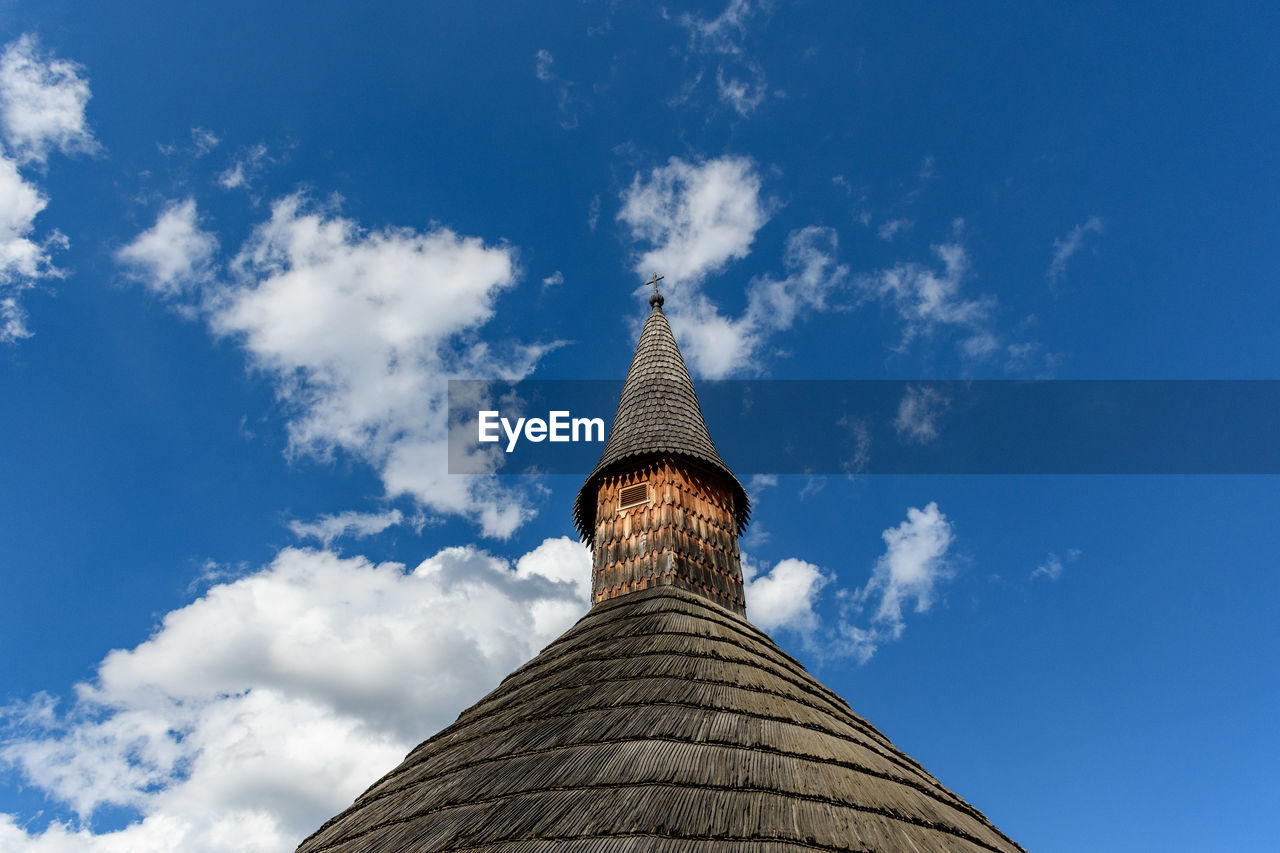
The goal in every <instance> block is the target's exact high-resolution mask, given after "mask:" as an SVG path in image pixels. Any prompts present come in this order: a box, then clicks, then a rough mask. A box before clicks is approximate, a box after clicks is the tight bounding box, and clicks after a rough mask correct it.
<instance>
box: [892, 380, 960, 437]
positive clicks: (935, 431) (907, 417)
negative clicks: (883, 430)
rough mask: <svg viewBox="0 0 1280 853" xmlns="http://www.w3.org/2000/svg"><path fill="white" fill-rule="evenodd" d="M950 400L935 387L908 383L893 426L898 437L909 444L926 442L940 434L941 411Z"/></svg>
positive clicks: (944, 409)
mask: <svg viewBox="0 0 1280 853" xmlns="http://www.w3.org/2000/svg"><path fill="white" fill-rule="evenodd" d="M950 404H951V401H950V400H949V399H947V398H946V397H945V396H944V395H943V394H942V393H941V392H940V391H938V390H937V389H936V388H931V387H929V386H920V385H908V386H907V390H906V392H905V393H904V394H903V395H902V400H901V401H900V402H899V403H898V414H897V417H895V418H894V421H893V428H894V429H895V430H896V431H897V433H898V437H899V438H900V439H903V440H904V441H907V442H909V443H911V444H928V443H930V442H932V441H936V440H937V438H938V435H939V434H940V423H941V420H942V413H943V412H944V411H946V409H947V407H948V406H949V405H950Z"/></svg>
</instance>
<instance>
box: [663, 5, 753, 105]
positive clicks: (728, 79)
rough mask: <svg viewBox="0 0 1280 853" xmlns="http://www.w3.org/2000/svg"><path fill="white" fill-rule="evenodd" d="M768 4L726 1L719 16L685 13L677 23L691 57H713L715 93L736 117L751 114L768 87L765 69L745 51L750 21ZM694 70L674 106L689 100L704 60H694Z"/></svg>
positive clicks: (703, 71)
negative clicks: (687, 38) (687, 43)
mask: <svg viewBox="0 0 1280 853" xmlns="http://www.w3.org/2000/svg"><path fill="white" fill-rule="evenodd" d="M768 6H769V4H768V3H765V2H752V0H729V3H728V4H727V5H726V6H725V7H724V9H723V10H722V11H721V12H720V14H719V15H717V16H715V17H714V18H704V17H702V16H701V15H697V14H693V13H687V12H686V13H684V14H682V15H681V16H680V17H679V18H678V19H677V21H678V23H679V24H680V25H681V26H682V27H684V28H685V29H686V30H687V31H688V33H689V53H690V55H691V57H699V56H710V57H715V62H716V63H717V66H716V74H715V79H716V94H717V96H718V97H719V99H720V101H721V102H722V103H724V104H726V105H728V106H729V107H731V108H732V109H733V110H734V111H735V112H737V113H738V114H739V115H741V116H743V117H746V116H749V115H751V113H753V112H754V111H755V110H756V108H758V107H759V106H760V105H761V104H762V103H763V102H764V99H765V96H766V94H767V92H768V85H767V82H766V78H765V72H764V69H763V68H762V67H761V66H760V64H759V63H758V62H756V61H755V60H754V59H753V58H752V57H751V56H750V55H749V54H748V52H747V50H746V47H745V44H746V40H747V35H748V24H749V23H750V21H751V20H752V18H754V17H756V16H757V15H760V14H761V13H763V12H765V11H767V9H768ZM694 69H695V70H694V71H693V73H692V76H691V77H690V78H689V80H688V81H687V82H686V83H685V85H684V87H683V88H682V90H681V92H680V93H679V94H678V95H677V96H675V97H674V98H673V99H672V101H671V102H672V104H673V105H678V104H684V103H687V102H689V101H690V99H691V98H692V97H693V95H694V93H695V92H696V91H697V89H698V87H699V85H700V84H701V82H702V80H703V78H704V77H705V76H706V74H707V73H708V71H709V69H708V68H707V67H706V64H705V60H704V61H702V62H699V61H697V60H695V61H694Z"/></svg>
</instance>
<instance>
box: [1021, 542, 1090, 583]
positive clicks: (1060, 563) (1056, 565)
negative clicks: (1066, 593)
mask: <svg viewBox="0 0 1280 853" xmlns="http://www.w3.org/2000/svg"><path fill="white" fill-rule="evenodd" d="M1082 553H1083V552H1082V551H1081V550H1080V549H1079V548H1068V549H1067V551H1066V554H1065V555H1064V556H1062V557H1059V556H1058V555H1057V553H1055V552H1052V551H1051V552H1049V556H1048V557H1045V560H1044V562H1043V563H1041V564H1040V565H1038V566H1036V568H1035V570H1034V571H1033V572H1031V577H1033V578H1047V579H1049V580H1051V581H1056V580H1057V579H1058V578H1060V577H1062V570H1063V569H1064V568H1065V567H1066V566H1067V565H1069V564H1071V563H1074V562H1075V561H1076V560H1078V559H1080V555H1081V554H1082Z"/></svg>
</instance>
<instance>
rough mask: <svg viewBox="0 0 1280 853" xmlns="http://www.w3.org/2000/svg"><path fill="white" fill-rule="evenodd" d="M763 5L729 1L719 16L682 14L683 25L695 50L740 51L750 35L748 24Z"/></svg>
mask: <svg viewBox="0 0 1280 853" xmlns="http://www.w3.org/2000/svg"><path fill="white" fill-rule="evenodd" d="M760 5H762V4H758V3H753V2H752V0H729V2H728V4H726V5H725V7H724V10H723V11H721V12H720V14H719V15H717V16H716V17H714V18H704V17H702V16H701V15H696V14H692V13H689V12H686V13H685V14H683V15H681V16H680V19H679V20H680V25H681V26H683V27H684V28H685V29H687V30H688V31H689V41H690V47H691V48H692V49H693V50H697V51H705V52H709V53H727V54H740V53H742V51H743V47H742V43H743V40H744V39H745V38H746V35H747V23H748V21H750V20H751V18H752V17H753V16H754V15H755V14H756V12H758V11H759V7H760Z"/></svg>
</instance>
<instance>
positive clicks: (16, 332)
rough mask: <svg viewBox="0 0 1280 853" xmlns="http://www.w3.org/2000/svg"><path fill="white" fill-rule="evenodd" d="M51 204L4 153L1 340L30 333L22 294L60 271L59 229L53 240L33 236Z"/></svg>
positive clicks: (0, 159)
mask: <svg viewBox="0 0 1280 853" xmlns="http://www.w3.org/2000/svg"><path fill="white" fill-rule="evenodd" d="M47 204H48V199H47V198H45V196H44V195H43V194H42V193H41V192H40V190H39V189H38V188H37V187H36V186H34V185H33V184H31V183H28V182H27V181H25V180H23V178H22V175H20V174H19V173H18V166H17V163H15V162H14V161H13V160H11V159H9V158H8V157H4V156H0V342H12V341H16V340H20V339H21V338H25V337H28V336H30V334H31V332H30V331H29V330H28V329H27V325H26V313H25V312H24V311H23V310H22V306H21V304H20V303H19V302H18V296H19V294H20V293H22V291H24V290H28V289H30V288H32V287H34V286H35V281H36V280H37V279H39V278H41V277H43V276H51V275H58V270H57V269H56V268H55V267H54V266H53V261H52V258H51V249H52V248H54V247H55V246H56V245H57V243H58V239H57V237H58V235H56V232H55V235H54V240H53V241H51V242H50V241H46V242H44V243H38V242H36V241H35V240H34V239H32V232H33V231H34V230H35V219H36V216H38V215H39V214H40V211H42V210H44V208H45V205H47ZM64 242H65V241H64Z"/></svg>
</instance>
